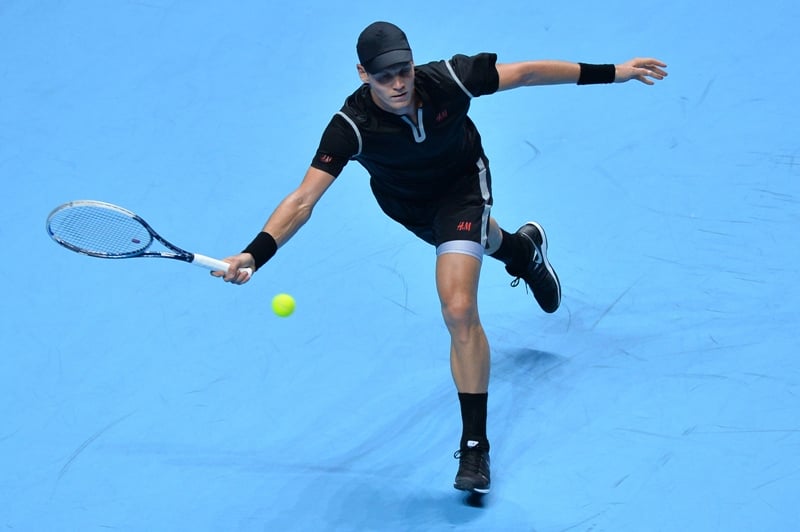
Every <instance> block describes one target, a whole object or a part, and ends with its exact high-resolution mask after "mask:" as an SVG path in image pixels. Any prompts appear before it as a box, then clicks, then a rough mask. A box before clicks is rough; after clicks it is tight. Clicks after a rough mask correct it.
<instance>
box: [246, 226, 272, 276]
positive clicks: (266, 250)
mask: <svg viewBox="0 0 800 532" xmlns="http://www.w3.org/2000/svg"><path fill="white" fill-rule="evenodd" d="M277 251H278V243H277V242H275V239H274V238H273V237H272V235H271V234H269V233H267V232H265V231H261V232H260V233H258V234H257V235H256V237H255V238H254V239H253V241H252V242H250V243H249V244H248V245H247V247H246V248H244V251H242V253H249V254H251V255H252V256H253V260H254V261H255V263H256V270H258V269H259V268H260V267H262V266H263V265H264V264H266V263H267V261H268V260H269V259H271V258H272V257H273V256H274V255H275V253H277Z"/></svg>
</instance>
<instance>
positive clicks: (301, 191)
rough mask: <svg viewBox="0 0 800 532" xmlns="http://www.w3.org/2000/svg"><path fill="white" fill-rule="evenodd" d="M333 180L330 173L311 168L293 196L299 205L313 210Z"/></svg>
mask: <svg viewBox="0 0 800 532" xmlns="http://www.w3.org/2000/svg"><path fill="white" fill-rule="evenodd" d="M335 180H336V178H335V177H334V176H333V175H331V174H330V173H328V172H326V171H324V170H320V169H318V168H314V167H313V166H311V167H309V169H308V171H307V172H306V175H305V176H304V177H303V181H302V182H301V183H300V186H299V187H297V190H295V191H294V193H293V195H294V196H295V198H296V200H298V201H299V203H300V204H301V205H305V206H308V207H310V208H313V207H314V205H316V204H317V202H318V201H319V200H320V198H321V197H322V195H323V194H325V191H326V190H328V187H330V186H331V184H333V182H334V181H335Z"/></svg>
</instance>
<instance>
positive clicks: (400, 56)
mask: <svg viewBox="0 0 800 532" xmlns="http://www.w3.org/2000/svg"><path fill="white" fill-rule="evenodd" d="M411 59H412V57H411V50H392V51H391V52H386V53H383V54H381V55H379V56H378V57H376V58H375V59H373V60H372V61H370V62H369V65H363V67H364V68H365V69H366V70H367V72H369V73H370V74H375V73H377V72H380V71H381V70H383V69H385V68H389V67H390V66H392V65H396V64H398V63H408V62H409V61H411Z"/></svg>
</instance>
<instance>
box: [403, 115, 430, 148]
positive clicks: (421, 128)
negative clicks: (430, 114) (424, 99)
mask: <svg viewBox="0 0 800 532" xmlns="http://www.w3.org/2000/svg"><path fill="white" fill-rule="evenodd" d="M401 118H402V119H403V120H405V122H406V124H408V125H409V126H411V132H412V133H413V134H414V140H415V141H416V142H417V144H421V143H423V142H425V124H423V123H422V107H420V108H418V109H417V123H416V124H415V123H414V122H412V121H411V119H410V118H408V117H407V116H406V115H403V116H402V117H401Z"/></svg>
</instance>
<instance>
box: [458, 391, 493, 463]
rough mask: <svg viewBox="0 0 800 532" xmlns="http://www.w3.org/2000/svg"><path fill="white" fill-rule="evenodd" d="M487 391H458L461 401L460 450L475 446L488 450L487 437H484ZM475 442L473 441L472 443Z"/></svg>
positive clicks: (459, 400)
mask: <svg viewBox="0 0 800 532" xmlns="http://www.w3.org/2000/svg"><path fill="white" fill-rule="evenodd" d="M488 399H489V394H487V393H459V394H458V402H459V403H461V423H462V427H463V429H462V432H461V450H462V451H463V450H466V449H472V448H475V447H478V448H480V449H481V450H485V451H488V450H489V439H488V438H487V437H486V405H487V403H488ZM473 442H475V443H473Z"/></svg>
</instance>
